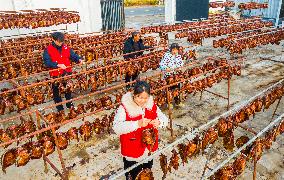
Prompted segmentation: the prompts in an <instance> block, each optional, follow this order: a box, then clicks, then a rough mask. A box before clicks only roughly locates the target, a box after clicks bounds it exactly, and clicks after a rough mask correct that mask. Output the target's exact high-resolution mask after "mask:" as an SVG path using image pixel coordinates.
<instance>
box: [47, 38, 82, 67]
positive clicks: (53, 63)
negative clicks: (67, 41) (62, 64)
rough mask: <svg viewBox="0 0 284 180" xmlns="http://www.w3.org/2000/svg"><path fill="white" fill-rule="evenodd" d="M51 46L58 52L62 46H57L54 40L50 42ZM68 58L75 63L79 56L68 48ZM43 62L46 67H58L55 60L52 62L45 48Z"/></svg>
mask: <svg viewBox="0 0 284 180" xmlns="http://www.w3.org/2000/svg"><path fill="white" fill-rule="evenodd" d="M52 46H53V47H55V48H56V49H57V50H58V51H59V52H60V53H61V50H62V46H57V45H56V44H55V43H54V42H52ZM70 59H71V60H72V61H74V62H75V63H78V62H79V60H80V59H81V57H80V56H79V55H78V54H76V53H75V52H74V51H73V50H72V49H70ZM43 62H44V64H45V66H46V67H48V68H58V67H57V62H53V61H52V60H51V58H50V56H49V54H48V52H47V48H46V49H45V50H44V52H43Z"/></svg>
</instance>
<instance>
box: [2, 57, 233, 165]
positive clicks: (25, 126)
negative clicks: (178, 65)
mask: <svg viewBox="0 0 284 180" xmlns="http://www.w3.org/2000/svg"><path fill="white" fill-rule="evenodd" d="M226 65H228V64H227V62H226V61H225V60H223V61H222V60H221V61H217V60H216V61H214V62H210V63H206V64H204V65H203V66H201V67H195V68H192V69H190V70H188V71H186V72H183V73H180V74H179V78H178V76H177V75H176V77H169V78H168V79H166V81H165V82H166V84H172V83H175V82H178V81H180V80H181V77H182V76H184V78H188V77H193V76H195V75H198V74H201V73H205V72H207V71H210V70H214V68H216V67H223V66H226ZM224 70H225V69H224ZM226 74H227V72H226ZM226 77H227V78H228V76H226ZM173 78H174V79H173ZM207 80H208V78H207ZM207 82H210V81H207ZM197 84H198V83H197ZM197 84H196V87H197ZM193 86H194V84H193V85H192V87H193ZM155 88H157V87H153V91H155ZM203 88H205V87H203ZM196 91H198V88H196ZM192 92H193V90H192ZM171 93H172V94H173V95H172V96H174V93H175V92H171ZM111 94H112V95H103V96H102V97H101V98H97V99H96V100H94V101H93V100H90V101H88V102H87V103H86V104H84V103H82V104H78V106H77V107H76V108H71V109H70V112H69V113H68V114H65V113H64V111H61V112H58V113H55V112H51V113H48V114H46V115H44V120H45V123H46V124H48V125H56V124H58V123H64V122H65V121H67V120H71V119H74V118H76V117H78V116H81V117H82V115H84V113H87V112H90V113H91V112H95V111H99V110H103V109H111V108H113V107H116V105H118V103H119V102H120V100H121V97H122V92H121V91H115V92H113V93H111ZM156 96H160V95H159V94H157V93H156ZM155 101H156V102H157V103H158V104H162V102H164V101H166V100H161V99H157V98H156V99H155ZM161 101H162V102H161ZM110 117H111V118H110ZM112 121H113V114H111V115H110V116H104V117H103V118H102V119H101V120H98V119H96V120H95V121H94V122H93V123H89V122H88V121H86V122H84V124H82V126H81V127H85V128H86V129H87V130H86V129H85V130H80V129H82V128H81V127H80V128H79V132H80V134H81V136H82V138H83V140H88V139H89V138H90V137H91V136H92V132H95V133H96V134H99V133H100V132H106V131H105V130H107V131H108V132H109V130H110V129H111V126H112ZM43 127H45V126H42V127H40V128H43ZM58 128H59V127H58ZM93 128H95V129H93ZM71 129H72V130H70V131H71V132H73V134H74V133H75V132H74V131H76V130H75V129H74V128H71ZM35 130H36V125H35V124H34V122H33V121H27V120H25V119H22V123H21V124H19V125H16V124H14V125H11V126H9V127H8V128H6V130H1V133H0V140H1V143H4V142H8V141H10V140H12V139H17V138H19V137H21V136H23V135H24V134H29V133H32V132H35ZM68 132H69V131H68ZM68 132H66V133H67V134H66V133H58V134H57V136H58V143H59V144H60V143H61V144H60V145H59V147H61V148H62V149H65V148H66V147H67V145H66V142H67V139H70V138H71V137H69V136H68V134H70V133H71V132H70V133H68ZM76 132H77V131H76ZM46 134H48V133H47V132H44V133H43V134H41V135H42V136H44V137H45V140H40V141H39V142H41V144H40V143H39V142H36V143H32V144H31V143H28V144H29V146H27V145H26V144H25V145H22V146H20V147H18V148H12V149H10V150H8V151H6V152H5V153H4V155H3V157H4V161H2V167H3V170H5V169H6V168H7V167H8V166H11V165H13V164H15V163H16V162H17V164H18V166H23V165H25V164H26V163H27V162H28V161H29V160H30V159H33V158H34V159H38V158H40V157H41V155H40V154H38V156H36V157H37V158H35V157H33V156H32V153H33V151H32V150H33V149H34V151H35V152H34V153H36V152H37V153H39V152H38V151H39V150H40V149H41V150H43V151H42V152H43V153H46V154H45V155H48V154H50V153H51V152H53V151H54V141H52V140H51V139H52V137H51V134H50V132H49V135H50V137H49V138H47V137H46V136H45V135H46ZM74 136H75V135H74ZM76 137H77V136H76ZM75 139H76V138H75ZM77 140H78V139H77ZM9 145H10V144H8V145H7V146H9ZM7 146H6V147H7ZM28 147H29V148H28ZM11 157H13V158H11Z"/></svg>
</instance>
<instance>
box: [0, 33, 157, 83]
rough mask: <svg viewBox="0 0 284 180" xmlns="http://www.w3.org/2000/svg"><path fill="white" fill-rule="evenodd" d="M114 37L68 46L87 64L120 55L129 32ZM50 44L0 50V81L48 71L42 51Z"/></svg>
mask: <svg viewBox="0 0 284 180" xmlns="http://www.w3.org/2000/svg"><path fill="white" fill-rule="evenodd" d="M115 36H117V37H116V39H113V38H112V36H108V37H109V38H110V39H111V40H108V41H105V40H102V41H100V40H98V39H105V37H103V36H102V37H96V36H89V37H84V38H79V39H81V40H76V41H74V42H73V40H72V39H71V40H70V43H74V44H70V46H71V47H72V48H73V49H74V51H75V52H77V53H78V54H79V55H80V56H82V57H85V59H86V60H87V61H88V62H90V61H93V60H95V59H96V60H97V59H99V58H112V57H115V56H120V55H121V54H122V52H123V43H124V41H125V40H126V38H128V37H129V32H128V33H120V34H118V35H115ZM144 41H145V45H148V46H152V47H155V46H156V44H157V43H156V41H155V39H154V37H145V38H144ZM50 42H51V40H50V41H48V40H46V41H45V43H44V44H42V45H41V46H37V45H28V46H19V47H10V48H6V49H5V48H1V49H0V52H1V51H2V52H1V54H2V56H1V59H2V64H0V70H1V71H0V80H4V79H12V78H17V77H25V76H28V75H31V74H35V73H40V72H44V71H47V70H48V69H47V68H46V67H45V66H44V64H43V60H42V51H43V49H44V48H46V47H47V45H48V44H50ZM106 43H107V44H106ZM35 47H37V48H40V50H36V49H34V48H35ZM26 50H27V51H28V52H27V53H26V52H25V51H26ZM23 52H24V53H23ZM10 54H13V55H10ZM14 54H16V55H14Z"/></svg>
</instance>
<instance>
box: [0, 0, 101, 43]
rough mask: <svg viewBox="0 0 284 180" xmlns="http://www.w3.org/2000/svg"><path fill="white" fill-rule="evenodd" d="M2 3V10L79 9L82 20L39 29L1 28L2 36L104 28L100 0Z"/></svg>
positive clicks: (4, 0) (12, 0)
mask: <svg viewBox="0 0 284 180" xmlns="http://www.w3.org/2000/svg"><path fill="white" fill-rule="evenodd" d="M0 3H1V6H0V11H1V10H2V11H7V10H15V11H19V10H27V9H28V10H32V9H49V8H67V9H66V10H72V11H78V12H79V15H80V17H81V22H79V23H77V24H68V25H58V26H51V27H45V28H37V29H25V28H21V29H13V30H0V37H1V36H5V35H17V34H25V33H34V32H43V31H50V30H60V29H66V28H67V31H77V30H78V32H79V33H89V32H99V31H100V30H101V28H102V20H101V4H100V0H0Z"/></svg>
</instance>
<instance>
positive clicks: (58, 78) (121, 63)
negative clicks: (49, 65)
mask: <svg viewBox="0 0 284 180" xmlns="http://www.w3.org/2000/svg"><path fill="white" fill-rule="evenodd" d="M143 51H144V50H143ZM136 53H137V52H136ZM129 54H130V53H129ZM142 60H144V57H139V58H137V59H131V60H128V61H123V62H117V63H115V64H112V65H108V66H103V67H98V68H96V69H91V70H87V71H81V72H79V73H76V74H71V75H67V76H63V77H57V78H53V79H49V80H46V81H41V82H37V83H32V84H29V85H25V86H21V87H19V88H16V89H10V90H8V91H5V92H0V95H2V94H5V93H9V92H14V91H17V90H20V89H25V88H28V87H32V86H36V85H41V84H44V83H49V82H50V83H52V82H55V81H57V80H61V79H68V78H72V77H75V76H78V75H81V74H86V73H92V72H95V71H98V70H103V69H107V68H110V67H115V66H119V65H124V64H128V63H130V62H136V61H142ZM83 65H84V64H81V65H79V66H78V67H82V66H83ZM68 67H72V66H68ZM68 67H67V68H68ZM57 70H58V69H54V70H50V71H57ZM50 71H49V72H50ZM30 76H32V75H30ZM33 76H34V75H33Z"/></svg>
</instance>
